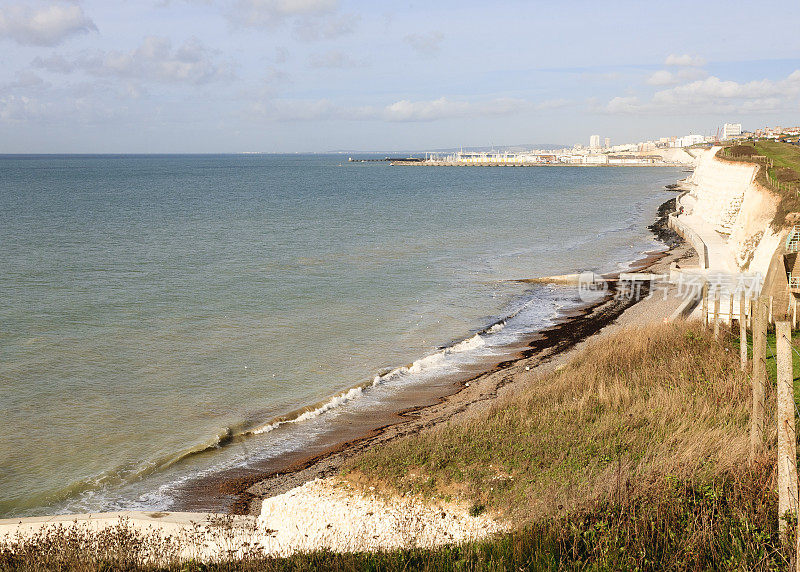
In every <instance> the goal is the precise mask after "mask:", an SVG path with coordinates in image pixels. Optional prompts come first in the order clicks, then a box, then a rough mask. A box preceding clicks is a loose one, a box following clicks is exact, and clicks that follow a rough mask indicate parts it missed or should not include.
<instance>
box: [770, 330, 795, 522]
mask: <svg viewBox="0 0 800 572" xmlns="http://www.w3.org/2000/svg"><path fill="white" fill-rule="evenodd" d="M791 336H792V330H791V327H790V324H789V322H786V321H781V322H777V323H776V324H775V340H776V341H775V345H776V349H777V353H778V419H777V421H778V517H779V519H780V520H779V528H780V530H781V532H783V531H784V530H786V525H787V524H788V523H787V520H786V519H785V518H784V517H785V516H787V517H788V518H791V519H794V518H795V517H796V515H797V446H796V445H795V425H794V372H793V371H792V341H791V339H792V338H791ZM786 513H789V515H791V516H789V515H787V514H786Z"/></svg>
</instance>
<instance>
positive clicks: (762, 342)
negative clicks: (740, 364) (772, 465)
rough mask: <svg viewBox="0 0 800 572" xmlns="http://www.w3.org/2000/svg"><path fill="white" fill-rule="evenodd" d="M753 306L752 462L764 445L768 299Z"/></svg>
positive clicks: (760, 299)
mask: <svg viewBox="0 0 800 572" xmlns="http://www.w3.org/2000/svg"><path fill="white" fill-rule="evenodd" d="M752 308H753V411H752V414H751V416H750V462H753V460H755V457H756V456H757V455H758V454H759V453H761V451H762V449H763V447H764V407H765V403H764V401H765V399H766V394H767V388H766V377H767V369H766V365H767V364H766V351H767V308H766V300H765V299H764V297H760V298H758V299H757V300H755V304H753V305H752Z"/></svg>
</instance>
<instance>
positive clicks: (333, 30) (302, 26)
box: [294, 14, 359, 42]
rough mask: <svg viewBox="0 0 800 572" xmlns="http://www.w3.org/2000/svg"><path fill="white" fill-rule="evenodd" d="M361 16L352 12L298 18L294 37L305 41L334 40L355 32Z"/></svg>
mask: <svg viewBox="0 0 800 572" xmlns="http://www.w3.org/2000/svg"><path fill="white" fill-rule="evenodd" d="M358 20H359V17H358V16H355V15H352V14H342V15H339V16H336V15H324V16H306V17H303V18H296V19H295V23H294V37H295V38H297V39H298V40H302V41H304V42H315V41H318V40H333V39H334V38H339V37H341V36H345V35H347V34H351V33H353V31H354V30H355V25H356V23H357V22H358Z"/></svg>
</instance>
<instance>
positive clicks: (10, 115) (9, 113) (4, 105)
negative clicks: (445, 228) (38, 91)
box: [0, 95, 46, 122]
mask: <svg viewBox="0 0 800 572" xmlns="http://www.w3.org/2000/svg"><path fill="white" fill-rule="evenodd" d="M45 111H46V106H45V105H44V104H42V103H40V102H38V101H37V100H35V99H31V98H29V97H26V96H24V95H23V96H17V95H7V96H0V121H9V122H11V121H14V122H17V121H27V120H30V119H35V118H37V117H39V116H41V115H42V114H43V113H44V112H45Z"/></svg>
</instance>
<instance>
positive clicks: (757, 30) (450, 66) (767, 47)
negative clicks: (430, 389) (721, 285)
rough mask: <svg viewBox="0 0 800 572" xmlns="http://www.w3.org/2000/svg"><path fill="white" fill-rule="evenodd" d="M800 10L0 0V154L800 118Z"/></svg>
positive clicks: (561, 137)
mask: <svg viewBox="0 0 800 572" xmlns="http://www.w3.org/2000/svg"><path fill="white" fill-rule="evenodd" d="M799 25H800V2H797V0H790V1H768V0H765V1H762V2H758V3H754V2H752V3H751V2H737V3H733V2H730V1H726V2H721V1H714V0H709V1H704V2H698V1H697V0H692V1H691V2H684V1H682V0H671V1H669V2H644V1H640V0H638V1H615V0H605V1H603V2H600V1H597V0H592V1H583V0H572V1H562V2H555V1H552V0H548V1H546V2H540V1H538V0H532V1H528V2H516V1H506V2H503V3H496V2H486V1H485V0H484V1H480V2H473V1H471V0H461V1H455V2H449V1H442V2H436V1H433V0H428V1H427V2H416V1H412V2H404V1H402V0H398V1H391V2H389V1H383V0H373V1H370V2H368V1H361V2H357V1H348V0H125V1H114V0H83V1H76V0H28V1H25V2H20V1H14V0H11V1H8V0H0V153H235V152H276V153H294V152H326V151H333V150H360V151H381V152H383V151H393V150H418V151H424V150H429V149H431V150H432V149H439V148H453V147H459V146H465V147H468V146H487V145H497V146H502V145H518V144H536V143H540V144H544V143H549V144H560V145H572V144H573V143H583V144H588V141H589V136H590V135H592V134H599V135H600V136H601V137H609V138H610V139H611V141H612V144H615V143H624V142H630V141H641V140H647V139H652V138H657V137H662V136H669V135H685V134H688V133H690V132H692V133H701V134H709V133H710V134H713V133H714V132H715V131H716V129H717V127H718V126H720V125H722V124H723V123H725V122H732V123H742V124H743V127H744V128H745V129H755V128H757V127H762V126H765V125H775V124H779V125H797V124H800V34H798V33H797V30H798V29H800V26H799Z"/></svg>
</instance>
